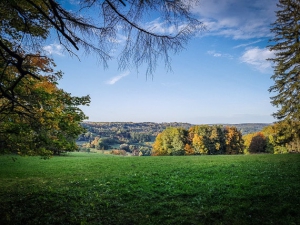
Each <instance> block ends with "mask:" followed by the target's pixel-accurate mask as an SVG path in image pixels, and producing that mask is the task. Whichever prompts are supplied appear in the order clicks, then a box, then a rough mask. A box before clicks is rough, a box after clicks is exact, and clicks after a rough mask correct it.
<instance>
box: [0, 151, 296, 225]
mask: <svg viewBox="0 0 300 225" xmlns="http://www.w3.org/2000/svg"><path fill="white" fill-rule="evenodd" d="M299 169H300V155H298V154H294V155H247V156H244V155H241V156H198V157H197V156H190V157H122V156H111V155H101V154H92V153H90V154H88V153H73V154H69V155H67V156H64V157H54V158H52V159H50V160H42V159H40V158H39V157H16V158H14V160H12V157H11V156H2V157H0V201H1V204H0V224H300V214H299V212H300V182H299V181H300V174H299V171H300V170H299Z"/></svg>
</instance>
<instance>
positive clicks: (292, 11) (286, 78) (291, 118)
mask: <svg viewBox="0 0 300 225" xmlns="http://www.w3.org/2000/svg"><path fill="white" fill-rule="evenodd" d="M277 6H278V8H279V10H278V11H277V12H276V16H277V19H276V21H275V22H274V23H273V24H272V29H271V31H272V32H273V34H274V37H273V38H272V39H271V41H272V42H273V43H274V44H273V45H271V46H270V50H272V51H273V52H274V53H275V57H274V58H272V59H270V60H272V61H273V62H274V64H275V66H274V74H273V76H272V79H273V80H274V82H275V84H274V85H273V86H271V87H270V89H269V91H270V92H274V93H275V96H273V97H272V98H271V103H272V104H273V105H274V106H276V107H277V108H279V109H278V111H277V112H276V113H274V114H273V115H274V117H275V118H277V119H279V120H280V121H281V120H284V121H283V123H282V125H280V127H281V128H283V127H285V125H288V126H289V128H288V129H286V128H284V129H283V130H282V131H285V132H290V133H287V134H286V135H287V136H295V135H296V136H297V137H295V139H297V140H298V139H299V138H300V127H299V121H300V104H299V101H300V92H299V90H300V1H299V0H279V4H277ZM288 142H290V140H288V139H286V143H288Z"/></svg>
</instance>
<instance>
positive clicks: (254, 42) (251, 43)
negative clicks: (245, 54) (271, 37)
mask: <svg viewBox="0 0 300 225" xmlns="http://www.w3.org/2000/svg"><path fill="white" fill-rule="evenodd" d="M261 41H262V40H257V41H253V42H249V43H245V44H240V45H236V46H234V47H233V48H241V47H247V46H249V45H253V44H256V43H258V42H261Z"/></svg>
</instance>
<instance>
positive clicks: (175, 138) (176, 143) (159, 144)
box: [152, 127, 187, 155]
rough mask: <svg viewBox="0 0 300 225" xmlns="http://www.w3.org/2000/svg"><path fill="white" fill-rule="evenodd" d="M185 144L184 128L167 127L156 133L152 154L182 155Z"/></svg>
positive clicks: (185, 132)
mask: <svg viewBox="0 0 300 225" xmlns="http://www.w3.org/2000/svg"><path fill="white" fill-rule="evenodd" d="M186 144H187V131H186V130H185V129H183V128H178V127H168V128H166V129H165V130H164V131H163V132H162V133H159V134H158V135H157V137H156V139H155V142H154V143H153V150H152V155H184V154H185V147H186Z"/></svg>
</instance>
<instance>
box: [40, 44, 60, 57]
mask: <svg viewBox="0 0 300 225" xmlns="http://www.w3.org/2000/svg"><path fill="white" fill-rule="evenodd" d="M43 49H44V50H45V51H46V52H47V53H48V54H50V55H60V56H63V53H62V51H63V47H62V46H61V45H60V44H50V45H47V46H44V47H43Z"/></svg>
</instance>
